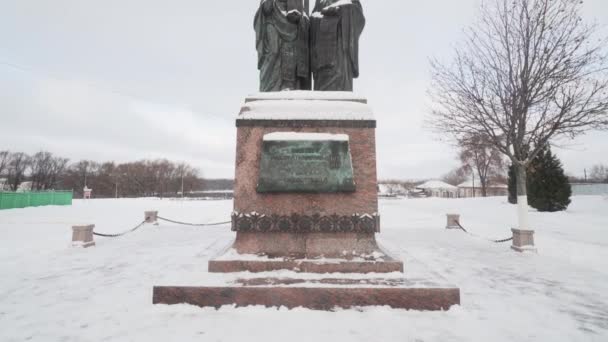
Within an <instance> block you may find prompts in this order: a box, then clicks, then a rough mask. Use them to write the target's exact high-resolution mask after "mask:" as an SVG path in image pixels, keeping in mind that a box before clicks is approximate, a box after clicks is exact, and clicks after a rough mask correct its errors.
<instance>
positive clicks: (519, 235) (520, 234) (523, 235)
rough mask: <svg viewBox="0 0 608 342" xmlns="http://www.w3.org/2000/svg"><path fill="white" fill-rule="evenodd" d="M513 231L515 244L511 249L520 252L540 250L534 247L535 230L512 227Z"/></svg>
mask: <svg viewBox="0 0 608 342" xmlns="http://www.w3.org/2000/svg"><path fill="white" fill-rule="evenodd" d="M511 231H512V232H513V245H512V246H511V249H513V250H515V251H518V252H534V253H536V252H537V251H538V250H537V249H536V247H534V231H533V230H521V229H515V228H512V229H511Z"/></svg>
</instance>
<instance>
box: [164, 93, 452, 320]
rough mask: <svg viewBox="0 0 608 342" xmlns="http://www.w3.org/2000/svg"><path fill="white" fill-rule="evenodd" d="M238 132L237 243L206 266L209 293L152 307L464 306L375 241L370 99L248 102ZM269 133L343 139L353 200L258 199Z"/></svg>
mask: <svg viewBox="0 0 608 342" xmlns="http://www.w3.org/2000/svg"><path fill="white" fill-rule="evenodd" d="M236 125H237V151H236V176H235V185H234V212H233V214H232V230H233V231H235V232H236V240H235V242H234V243H233V245H232V246H231V248H230V249H229V250H228V251H226V253H224V254H223V255H220V256H218V257H216V258H214V259H213V260H211V261H209V272H210V273H209V282H210V283H214V284H206V286H200V287H199V286H157V287H155V288H154V295H153V301H154V303H155V304H161V303H162V304H178V303H189V304H193V305H198V306H203V307H204V306H210V307H220V306H222V305H233V304H236V305H237V306H247V305H264V306H286V307H289V308H293V307H299V306H301V307H306V308H310V309H319V310H329V309H333V308H334V307H340V308H351V307H359V306H369V305H387V306H390V307H393V308H404V309H417V310H446V309H448V308H449V307H450V306H452V305H455V304H460V291H459V289H458V288H456V287H454V286H451V285H446V284H445V282H444V281H443V280H441V279H440V277H439V278H438V277H436V276H435V275H433V276H431V275H429V274H430V273H429V274H426V273H425V272H418V275H410V274H408V268H407V267H406V270H405V271H406V273H405V274H404V273H403V272H404V265H403V262H402V261H400V260H396V259H395V258H394V257H392V256H390V254H389V253H388V252H386V251H385V250H383V249H382V248H381V247H380V246H378V244H377V242H376V234H377V233H379V232H380V216H379V214H378V195H377V178H376V148H375V140H376V139H375V128H376V121H375V120H374V119H373V114H372V111H371V109H370V107H369V106H368V105H367V100H366V99H364V98H360V97H357V96H354V95H353V94H352V93H331V92H324V93H316V92H282V93H267V94H259V95H255V96H252V97H249V98H247V99H246V100H245V104H244V105H243V107H242V108H241V113H240V114H239V117H238V119H237V121H236ZM275 132H290V133H330V134H340V135H347V136H348V141H349V146H350V153H351V156H352V167H353V177H354V183H355V185H356V191H354V192H333V193H331V192H330V193H297V192H291V193H289V192H288V193H262V192H259V191H257V182H258V179H259V172H260V159H261V154H262V142H263V139H264V136H265V135H267V134H270V133H275ZM418 269H424V267H418ZM286 272H287V275H285V273H286ZM251 274H259V276H258V277H255V278H252V277H251V276H250V275H251ZM277 274H281V275H282V276H281V277H277ZM242 275H248V277H245V278H243V277H242ZM406 275H407V276H406ZM214 277H215V278H214ZM212 279H218V280H217V281H215V282H214V281H212ZM438 279H439V280H438Z"/></svg>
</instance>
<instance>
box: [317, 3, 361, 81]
mask: <svg viewBox="0 0 608 342" xmlns="http://www.w3.org/2000/svg"><path fill="white" fill-rule="evenodd" d="M336 2H338V0H317V2H316V5H315V8H314V10H313V14H312V16H311V51H312V72H313V76H314V81H315V82H314V88H315V90H325V91H352V90H353V78H357V77H359V37H360V36H361V33H362V32H363V28H364V27H365V17H364V16H363V8H362V7H361V3H360V2H359V0H352V4H350V3H349V4H343V5H340V6H339V8H340V9H339V12H338V13H337V14H336V15H335V16H329V15H326V16H324V15H322V14H321V11H322V10H323V9H324V8H326V7H328V6H331V5H332V4H334V3H336Z"/></svg>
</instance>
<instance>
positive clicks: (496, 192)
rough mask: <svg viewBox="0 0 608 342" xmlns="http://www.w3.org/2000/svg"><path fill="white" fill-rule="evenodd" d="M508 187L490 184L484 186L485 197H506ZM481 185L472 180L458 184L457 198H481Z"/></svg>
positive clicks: (500, 184)
mask: <svg viewBox="0 0 608 342" xmlns="http://www.w3.org/2000/svg"><path fill="white" fill-rule="evenodd" d="M508 193H509V187H508V186H507V185H506V184H502V183H494V182H490V183H488V184H487V185H486V195H487V196H488V197H490V196H507V195H508ZM482 196H483V194H482V192H481V183H478V182H475V183H474V184H473V181H472V180H468V181H466V182H463V183H460V184H458V197H463V198H467V197H482Z"/></svg>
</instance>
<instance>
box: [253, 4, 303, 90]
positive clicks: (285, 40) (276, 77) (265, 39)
mask: <svg viewBox="0 0 608 342" xmlns="http://www.w3.org/2000/svg"><path fill="white" fill-rule="evenodd" d="M293 3H294V2H293V1H289V2H288V3H287V2H283V3H281V2H280V1H279V0H262V1H261V2H260V7H259V9H258V11H257V13H256V15H255V19H254V29H255V33H256V49H257V52H258V70H260V91H262V92H269V91H281V90H287V89H291V90H293V89H310V84H311V82H310V53H309V30H310V20H309V18H308V15H307V14H306V12H305V11H304V9H303V5H301V1H300V6H299V7H300V8H291V9H298V10H299V11H300V13H302V17H301V19H300V21H299V22H298V23H292V22H290V21H289V20H287V16H286V13H287V12H288V11H289V10H291V9H290V8H289V7H290V6H294V5H293Z"/></svg>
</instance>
